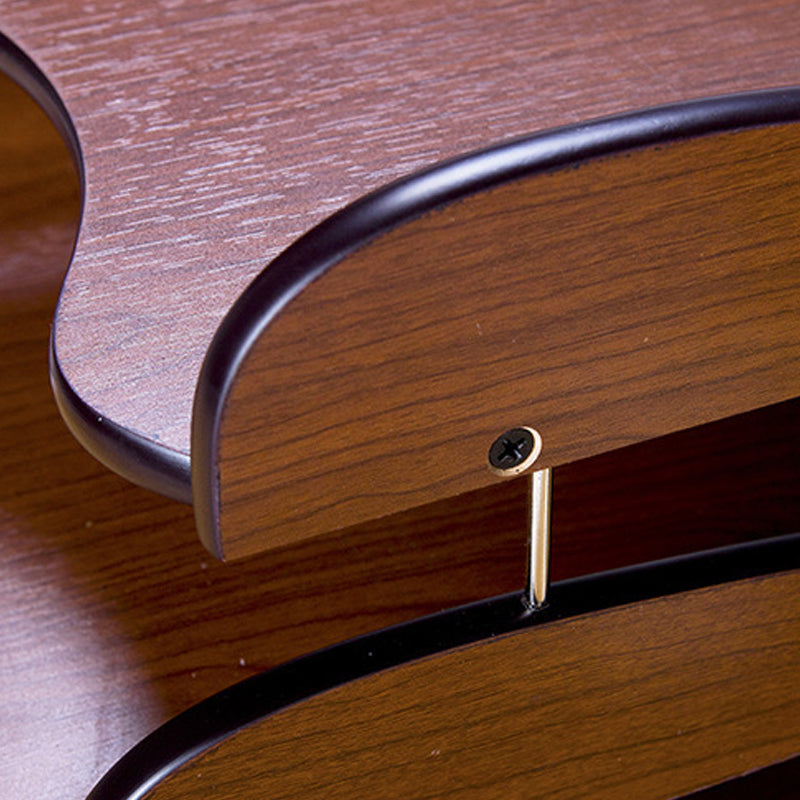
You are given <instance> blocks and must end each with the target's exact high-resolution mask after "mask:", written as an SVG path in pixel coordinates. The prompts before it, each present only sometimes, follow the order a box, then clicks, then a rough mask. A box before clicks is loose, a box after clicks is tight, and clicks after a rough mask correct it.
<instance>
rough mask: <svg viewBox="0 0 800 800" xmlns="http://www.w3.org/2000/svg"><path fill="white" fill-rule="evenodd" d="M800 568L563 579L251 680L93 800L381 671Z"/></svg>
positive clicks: (758, 547) (137, 756) (708, 568)
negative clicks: (543, 592)
mask: <svg viewBox="0 0 800 800" xmlns="http://www.w3.org/2000/svg"><path fill="white" fill-rule="evenodd" d="M797 568H800V533H796V534H792V535H790V536H784V537H776V538H772V539H765V540H762V541H760V542H756V543H748V544H742V545H737V546H734V547H728V548H723V549H720V550H710V551H705V552H702V553H696V554H693V555H690V556H681V557H677V558H671V559H666V560H663V561H656V562H652V563H650V564H644V565H640V566H636V567H629V568H625V569H619V570H613V571H609V572H604V573H598V574H596V575H591V576H588V577H583V578H576V579H572V580H567V581H562V582H560V583H556V584H554V585H553V586H552V588H551V590H550V596H549V605H547V606H546V607H545V608H544V609H542V610H541V611H535V612H533V611H530V610H528V609H527V608H526V607H525V605H524V603H523V598H522V595H521V594H510V595H504V596H501V597H496V598H492V599H490V600H485V601H482V602H480V603H475V604H472V605H468V606H462V607H460V608H456V609H453V610H451V611H445V612H442V613H440V614H435V615H433V616H430V617H425V618H423V619H419V620H416V621H413V622H409V623H405V624H402V625H397V626H394V627H391V628H387V629H385V630H382V631H380V632H378V633H373V634H369V635H366V636H362V637H359V638H357V639H352V640H350V641H348V642H344V643H343V644H339V645H335V646H333V647H330V648H327V649H325V650H320V651H318V652H316V653H312V654H310V655H307V656H303V657H301V658H298V659H296V660H294V661H290V662H288V663H286V664H283V665H281V666H279V667H276V668H274V669H272V670H269V671H267V672H263V673H261V674H260V675H256V676H254V677H252V678H249V679H247V680H244V681H242V682H241V683H238V684H235V685H234V686H231V687H230V688H228V689H225V690H224V691H222V692H220V693H218V694H216V695H214V696H212V697H210V698H209V699H207V700H205V701H203V702H201V703H199V704H198V705H196V706H194V707H192V708H190V709H189V710H188V711H186V712H184V713H183V714H180V715H179V716H177V717H175V718H174V719H172V720H171V721H169V722H167V723H166V724H164V725H162V726H161V727H160V728H158V729H157V730H156V731H155V732H154V733H152V734H150V735H149V736H148V737H147V738H145V739H143V740H142V741H141V742H140V743H139V744H138V745H137V746H136V747H134V748H133V749H132V750H131V751H130V752H129V753H128V754H127V755H125V756H124V757H123V758H122V759H121V760H120V761H118V762H117V763H116V764H115V765H114V766H113V767H112V768H111V770H109V772H108V773H107V774H106V775H105V777H104V778H103V779H102V780H101V781H100V782H99V783H98V784H97V785H96V786H95V788H94V789H93V790H92V792H91V794H90V795H89V798H88V800H140V798H142V797H144V795H145V794H147V792H149V791H150V790H152V788H153V787H154V786H155V785H156V784H157V783H158V782H159V781H161V780H162V779H163V778H165V777H166V776H167V775H169V774H170V773H172V772H174V771H175V770H177V769H179V768H180V767H181V766H183V765H185V764H186V763H187V762H189V761H190V760H191V759H193V758H194V757H196V756H197V755H199V754H200V753H202V752H203V751H205V750H207V749H208V748H209V747H212V746H214V745H215V744H218V743H219V742H221V741H223V740H224V739H226V738H227V737H229V736H231V735H232V734H234V733H235V732H236V731H238V730H240V729H242V728H244V727H246V726H248V725H251V724H253V723H254V722H257V721H258V720H260V719H263V718H264V717H267V716H269V715H270V714H273V713H275V712H277V711H279V710H281V709H283V708H286V707H287V706H289V705H292V704H294V703H297V702H300V701H302V700H307V699H309V698H310V697H313V696H314V695H317V694H319V693H321V692H325V691H327V690H329V689H332V688H334V687H337V686H341V685H343V684H345V683H348V682H350V681H353V680H357V679H358V678H362V677H364V676H367V675H371V674H374V673H376V672H379V671H381V670H385V669H389V668H391V667H396V666H400V665H402V664H407V663H409V662H411V661H416V660H418V659H420V658H424V657H426V656H431V655H434V654H437V653H442V652H444V651H446V650H451V649H453V648H456V647H462V646H465V645H469V644H473V643H475V642H478V641H482V640H486V639H490V638H492V637H494V636H498V635H501V634H506V633H512V632H515V631H521V630H524V629H526V628H533V627H536V626H537V625H541V624H544V623H549V622H555V621H558V620H566V619H570V618H573V617H577V616H579V615H583V614H587V613H590V612H596V611H602V610H605V609H610V608H614V607H617V606H622V605H626V604H629V603H635V602H641V601H645V600H650V599H653V598H657V597H665V596H669V595H674V594H679V593H682V592H688V591H692V590H694V589H701V588H704V587H707V586H709V585H710V584H721V583H727V582H731V581H735V580H741V579H745V578H753V577H757V576H760V575H766V574H770V573H775V572H780V571H787V570H791V569H797Z"/></svg>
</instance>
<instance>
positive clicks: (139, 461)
mask: <svg viewBox="0 0 800 800" xmlns="http://www.w3.org/2000/svg"><path fill="white" fill-rule="evenodd" d="M0 70H2V71H3V72H4V73H5V74H7V75H8V76H9V77H10V78H11V79H12V80H13V81H15V82H16V83H17V84H19V85H20V86H21V87H22V88H23V89H25V91H27V92H28V94H30V95H31V97H33V99H34V100H35V101H36V102H37V103H38V104H39V105H40V106H41V107H42V109H43V110H44V112H45V113H46V114H47V116H48V117H49V118H50V121H51V122H52V123H53V125H54V126H55V128H56V130H57V131H58V132H59V134H60V135H61V137H62V138H63V139H64V141H65V142H66V144H67V147H68V149H69V152H70V155H71V157H72V160H73V162H74V164H75V168H76V170H77V172H78V176H79V178H80V181H81V197H83V196H84V194H85V193H84V191H83V188H84V187H83V183H84V165H83V156H82V153H81V148H80V142H79V140H78V134H77V131H76V130H75V126H74V125H73V123H72V119H71V117H70V114H69V111H68V110H67V108H66V106H65V105H64V103H63V102H62V100H61V98H60V97H59V95H58V92H57V91H56V89H55V87H54V86H53V85H52V84H51V83H50V81H49V80H48V79H47V77H46V76H45V75H44V73H43V72H42V71H41V70H40V69H39V67H38V66H37V65H36V63H35V62H34V61H32V60H31V59H30V58H29V57H28V56H27V55H26V54H25V52H24V51H23V50H21V49H20V48H19V47H18V46H17V45H16V44H14V42H12V41H11V40H10V39H8V38H7V37H6V36H4V35H2V34H0ZM50 383H51V386H52V389H53V394H54V396H55V400H56V405H57V406H58V409H59V412H60V413H61V416H62V418H63V419H64V422H65V423H66V425H67V427H68V428H69V430H70V432H71V433H72V434H73V436H75V438H76V439H77V440H78V441H79V442H80V443H81V445H82V446H83V447H84V448H85V449H86V450H87V451H88V452H89V453H91V454H92V455H93V456H94V457H95V458H96V459H98V461H100V462H101V463H102V464H104V465H105V466H107V467H109V468H110V469H111V470H113V471H114V472H116V473H117V474H119V475H121V476H122V477H123V478H125V479H127V480H129V481H131V482H132V483H136V484H138V485H140V486H143V487H145V488H147V489H150V490H152V491H155V492H158V493H159V494H164V495H166V496H167V497H171V498H173V499H176V500H180V501H181V502H184V503H189V504H191V502H192V499H191V477H190V468H189V456H188V455H187V454H185V453H178V452H176V451H174V450H171V449H169V448H166V447H163V446H161V445H159V444H157V443H156V442H153V441H151V440H149V439H147V438H146V437H144V436H141V435H139V434H136V433H134V432H133V431H130V430H127V429H126V428H123V427H122V426H120V425H118V424H116V423H115V422H113V421H112V420H109V419H106V418H103V417H102V416H101V415H99V414H98V413H97V412H96V411H95V410H94V409H93V408H91V407H90V406H88V405H87V404H86V403H85V402H84V401H83V400H82V399H81V397H80V396H79V395H78V394H77V392H75V390H74V389H73V388H72V386H71V385H70V384H69V382H68V381H67V379H66V377H65V375H64V373H63V371H62V370H61V367H60V365H59V363H58V359H57V358H56V355H55V350H54V344H53V340H52V335H51V342H50Z"/></svg>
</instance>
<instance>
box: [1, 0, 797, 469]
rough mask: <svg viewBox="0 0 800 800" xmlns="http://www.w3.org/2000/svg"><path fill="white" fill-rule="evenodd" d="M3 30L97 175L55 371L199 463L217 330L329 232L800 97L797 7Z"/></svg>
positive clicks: (431, 11)
mask: <svg viewBox="0 0 800 800" xmlns="http://www.w3.org/2000/svg"><path fill="white" fill-rule="evenodd" d="M2 30H3V32H4V33H5V34H7V35H9V36H10V37H11V38H12V39H13V40H14V41H15V42H17V43H18V44H19V45H20V46H21V47H22V48H23V49H24V50H25V51H26V52H28V53H29V54H30V55H31V56H32V57H33V58H34V60H35V61H36V62H37V63H38V64H39V65H40V66H41V67H42V69H43V70H44V72H45V73H46V74H47V76H48V77H49V78H50V79H51V80H52V82H53V83H54V85H55V87H56V89H57V91H58V92H59V93H60V95H61V96H62V97H63V99H64V101H65V103H66V106H67V108H68V110H69V112H70V114H71V116H72V119H73V121H74V124H75V127H76V130H77V135H78V138H79V140H80V143H81V145H82V150H83V156H84V159H85V173H86V197H85V201H86V205H85V210H84V217H83V225H82V229H81V236H80V241H79V243H78V247H77V251H76V253H75V257H74V261H73V266H72V270H71V272H70V274H69V276H68V279H67V282H66V286H65V291H64V295H63V297H62V300H61V305H60V310H59V314H58V319H57V323H56V343H57V352H58V358H59V361H60V364H61V366H62V367H63V369H64V371H65V374H66V377H67V378H68V380H69V381H70V382H71V383H72V385H73V387H74V388H75V389H76V390H77V392H78V394H79V395H80V396H81V397H82V398H83V399H84V400H85V401H86V402H87V403H89V404H90V405H91V406H93V407H94V408H95V409H96V410H97V412H98V416H101V417H102V418H103V419H111V420H113V421H116V422H118V423H119V424H121V425H123V426H124V427H125V428H128V429H130V430H132V431H136V432H138V433H140V434H142V435H143V436H145V437H146V438H148V439H149V440H151V441H153V442H155V443H157V444H159V445H163V447H165V448H171V449H173V450H176V451H179V452H180V453H183V454H184V455H187V456H188V453H189V439H190V420H191V403H192V396H193V392H194V388H195V385H196V380H197V375H198V372H199V369H200V365H201V363H202V360H203V358H204V356H205V353H206V351H207V348H208V344H209V341H210V340H211V337H212V335H213V333H214V331H215V329H216V327H217V325H218V324H219V322H220V320H221V319H222V317H223V315H224V313H225V312H226V311H227V310H228V308H229V307H230V305H231V303H232V301H233V300H234V299H235V298H236V297H237V296H238V294H239V293H240V292H241V290H242V289H243V288H244V287H245V286H246V285H247V283H248V282H249V281H250V279H251V278H252V277H253V275H254V274H256V273H257V272H258V271H259V270H260V269H261V268H262V267H263V266H264V265H265V264H267V263H268V262H269V261H270V260H271V259H272V258H273V257H274V256H275V255H277V254H278V253H279V252H281V251H282V250H283V249H284V248H285V247H287V246H288V245H289V244H291V243H292V242H293V241H294V240H295V239H296V237H297V236H298V235H299V234H301V233H303V232H305V231H307V230H308V229H309V228H310V227H311V226H312V225H314V224H316V223H317V222H319V221H320V220H322V219H323V218H324V217H326V216H327V215H328V214H329V213H331V212H332V211H334V210H336V209H338V208H341V207H342V206H343V205H345V204H346V203H348V202H350V201H352V200H355V199H357V198H359V197H361V196H362V195H363V194H364V193H365V192H367V191H369V190H372V189H374V188H376V187H378V186H380V185H382V184H384V183H386V182H387V181H389V180H392V179H394V178H397V177H399V176H402V175H406V174H408V173H409V172H411V171H413V170H415V169H418V168H420V167H423V166H429V165H431V164H433V163H435V162H436V161H438V160H440V159H442V158H447V157H450V156H453V155H456V154H459V153H462V152H466V151H469V150H472V149H474V148H479V147H484V146H487V145H490V144H493V143H495V142H498V141H503V140H506V139H509V138H510V137H514V136H518V135H523V134H527V133H530V132H533V131H538V130H545V129H548V128H550V127H553V126H555V125H561V124H567V123H575V122H580V121H583V120H585V119H589V118H593V117H597V116H600V115H603V114H610V113H617V112H622V111H627V110H630V109H635V108H642V107H647V106H651V105H657V104H661V103H667V102H673V101H681V100H686V99H689V98H696V97H703V96H711V95H716V94H721V93H725V92H731V91H743V90H749V89H761V88H769V87H772V86H785V85H792V84H796V83H800V55H799V54H800V48H798V35H797V4H796V3H795V2H794V0H769V2H765V1H764V0H730V1H729V2H725V3H723V2H702V3H699V2H696V0H671V1H670V2H663V0H642V2H637V3H633V4H631V3H624V2H619V3H608V2H605V1H604V0H591V2H583V1H581V2H577V0H575V1H574V2H558V3H530V2H525V0H515V2H509V3H501V4H498V3H496V2H490V0H481V1H480V2H479V0H469V1H468V2H467V1H465V0H447V1H446V2H439V3H431V2H429V0H382V1H381V2H378V3H372V4H369V5H368V6H367V5H365V4H363V3H361V2H358V0H342V1H341V2H336V3H323V4H320V3H312V2H294V3H290V4H287V3H283V2H269V3H267V2H264V3H257V4H247V3H242V2H240V1H239V0H209V2H203V3H183V2H148V3H142V2H140V0H98V1H97V2H94V3H92V4H87V3H84V2H80V1H79V0H15V1H14V2H13V3H6V4H5V7H4V9H3V15H2Z"/></svg>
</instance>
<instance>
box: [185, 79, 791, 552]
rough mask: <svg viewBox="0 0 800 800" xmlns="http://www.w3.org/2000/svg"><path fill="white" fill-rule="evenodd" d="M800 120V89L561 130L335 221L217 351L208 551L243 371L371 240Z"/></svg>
mask: <svg viewBox="0 0 800 800" xmlns="http://www.w3.org/2000/svg"><path fill="white" fill-rule="evenodd" d="M798 119H800V88H786V89H776V90H769V91H763V92H749V93H744V94H735V95H728V96H724V97H717V98H712V99H705V100H696V101H692V102H688V103H680V104H673V105H666V106H660V107H658V108H653V109H649V110H646V111H639V112H636V113H632V114H625V115H621V116H614V117H607V118H603V119H599V120H594V121H592V122H587V123H585V124H581V125H571V126H568V127H564V128H558V129H555V130H552V131H548V132H545V133H541V134H536V135H533V136H528V137H526V138H522V139H517V140H514V141H511V142H508V143H506V144H502V145H499V146H496V147H492V148H489V149H487V150H482V151H479V152H476V153H471V154H469V155H466V156H462V157H460V158H456V159H454V160H451V161H447V162H445V163H442V164H439V165H437V166H435V167H433V168H431V169H428V170H425V171H422V172H419V173H416V174H414V175H412V176H410V177H408V178H405V179H402V180H400V181H397V182H395V183H393V184H391V185H389V186H387V187H385V188H383V189H381V190H379V191H377V192H374V193H373V194H370V195H368V196H366V197H364V198H362V199H361V200H359V201H357V202H355V203H353V204H352V205H350V206H348V207H347V208H345V209H343V210H342V211H340V212H338V213H336V214H334V215H333V216H331V217H329V218H328V219H327V220H325V221H324V222H322V223H321V224H320V225H318V226H317V227H315V228H314V229H312V230H311V231H310V232H309V233H307V234H306V235H304V236H303V237H301V238H300V239H299V240H298V241H296V242H295V243H294V244H293V245H292V246H291V247H289V248H288V249H287V250H285V251H284V252H283V253H282V254H281V255H279V256H278V257H277V258H276V259H275V260H274V261H273V262H272V263H271V264H270V265H269V266H268V267H267V268H266V269H265V270H263V271H262V272H261V273H260V274H259V275H258V276H257V277H256V278H255V280H254V281H253V282H252V283H251V284H250V286H248V288H247V289H246V290H245V291H244V293H243V294H242V295H241V296H240V297H239V299H238V300H237V301H236V302H235V303H234V305H233V306H232V308H231V310H230V311H229V312H228V314H227V315H226V316H225V318H224V320H223V321H222V323H221V325H220V327H219V328H218V330H217V333H216V335H215V336H214V339H213V341H212V343H211V346H210V348H209V350H208V353H207V355H206V358H205V362H204V364H203V367H202V370H201V373H200V377H199V381H198V386H197V391H196V394H195V400H194V413H193V420H192V487H193V492H192V493H193V496H194V504H195V517H196V521H197V527H198V532H199V534H200V538H201V539H202V540H203V543H204V544H205V545H206V547H207V548H208V549H209V550H211V551H212V552H214V553H216V554H217V555H219V556H223V555H224V553H223V552H222V544H221V540H220V536H219V530H218V519H219V480H218V473H217V458H218V452H217V446H218V441H219V432H220V424H221V418H222V414H223V409H224V406H225V403H226V400H227V397H228V394H229V392H230V389H231V386H232V384H233V381H234V378H235V376H236V374H237V372H238V369H239V366H240V365H241V363H242V361H243V359H244V358H245V356H246V354H247V352H248V351H249V350H250V348H251V347H252V345H253V343H254V342H255V341H256V340H257V338H258V337H259V336H260V335H261V334H262V333H263V331H264V329H265V328H266V327H267V326H268V325H269V324H270V323H271V322H272V320H274V319H275V317H276V316H277V315H278V314H279V313H280V311H281V310H282V309H283V308H284V307H285V306H286V305H287V304H288V303H289V302H290V301H291V300H292V299H294V298H295V297H296V296H297V295H298V294H299V293H300V292H302V291H303V289H304V288H305V287H307V286H308V285H309V284H310V283H311V282H312V281H314V280H315V279H317V278H318V277H320V276H321V275H324V274H325V272H327V270H329V269H330V268H331V267H332V266H334V265H335V264H336V263H338V262H339V261H340V260H341V259H343V258H344V257H345V256H346V255H348V254H349V253H351V252H352V251H354V250H355V249H357V248H359V247H361V246H363V245H364V244H365V243H366V242H368V241H369V240H371V239H373V238H375V237H376V236H378V235H380V234H381V233H384V232H386V231H388V230H390V229H392V228H395V227H397V226H399V225H401V224H403V223H405V222H408V221H410V220H412V219H414V218H416V217H418V216H420V215H421V214H423V213H425V212H427V211H430V210H432V209H434V208H437V207H441V206H443V205H445V204H447V203H451V202H453V201H455V200H458V199H460V198H463V197H465V196H467V195H470V194H474V193H476V192H479V191H481V190H484V189H487V188H490V187H494V186H498V185H499V184H502V183H506V182H508V181H512V180H515V179H517V178H520V177H523V176H526V175H531V174H534V173H537V172H543V171H548V170H554V169H558V168H563V167H566V166H568V165H573V164H576V163H578V162H582V161H585V160H587V159H590V158H595V157H598V156H605V155H610V154H613V153H619V152H621V151H625V150H630V149H633V148H639V147H643V146H653V145H658V144H661V143H665V142H668V141H676V140H679V139H687V138H691V137H695V136H701V135H706V134H712V133H722V132H727V131H734V130H737V129H741V128H745V127H754V126H763V125H770V124H777V123H782V122H791V121H797V120H798Z"/></svg>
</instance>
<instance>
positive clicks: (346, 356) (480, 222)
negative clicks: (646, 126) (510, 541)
mask: <svg viewBox="0 0 800 800" xmlns="http://www.w3.org/2000/svg"><path fill="white" fill-rule="evenodd" d="M797 130H798V129H797V127H796V126H795V125H793V124H792V125H785V126H775V127H770V128H763V129H756V130H747V131H740V132H737V133H732V134H719V135H714V136H706V137H701V138H696V139H692V140H687V141H682V142H677V143H673V144H670V145H668V146H663V147H658V148H648V149H641V150H636V151H631V152H628V153H626V154H624V155H618V156H613V157H607V158H602V159H596V160H593V161H589V162H586V163H584V164H583V165H582V166H581V167H580V168H579V169H562V170H560V171H555V172H550V173H544V174H539V175H534V176H532V177H528V178H525V179H522V180H519V181H516V182H513V183H510V184H506V185H503V186H501V187H499V188H494V189H491V190H489V191H485V192H482V193H480V194H477V195H473V196H471V197H469V198H467V199H462V200H459V201H457V202H455V203H452V204H451V205H448V206H446V207H444V208H441V209H438V210H436V211H433V212H430V213H428V214H426V215H424V216H423V217H421V218H419V219H417V220H414V221H413V222H410V223H407V224H406V225H402V226H400V227H398V228H397V229H395V230H392V231H390V232H389V233H386V234H383V235H381V236H379V237H378V238H376V239H374V240H373V241H371V242H370V243H369V244H366V245H364V246H363V247H361V249H359V250H358V251H356V252H355V253H353V254H352V255H350V256H348V257H346V258H345V259H344V260H343V261H342V262H341V263H339V264H337V265H336V266H335V267H333V268H332V269H331V270H330V271H329V272H327V273H326V274H325V275H324V276H323V277H322V278H319V279H317V280H316V281H315V282H314V283H313V284H312V285H311V286H309V287H308V288H307V289H305V290H304V291H303V292H302V293H301V294H300V295H299V297H298V298H297V299H295V300H294V301H293V302H292V303H290V304H289V305H288V306H287V307H286V309H284V310H283V311H282V312H281V313H280V315H279V316H278V318H277V319H276V320H275V321H274V322H273V323H272V324H271V325H270V326H269V327H268V328H267V329H266V331H265V332H264V333H263V334H262V335H261V337H260V338H259V339H258V341H257V342H256V343H255V344H254V345H253V347H252V348H251V350H250V351H249V353H248V355H247V357H246V359H245V360H244V362H243V364H242V366H241V368H240V371H239V372H238V374H237V376H236V378H235V379H234V383H233V386H232V389H231V390H230V392H229V393H228V395H227V399H226V405H225V408H224V412H223V417H222V423H221V426H220V434H219V435H220V444H219V457H218V459H219V460H218V475H219V478H218V480H219V509H220V510H219V531H218V533H217V537H218V538H217V542H218V546H219V550H220V552H221V553H222V554H223V555H224V556H225V557H231V558H234V557H239V556H243V555H247V554H249V553H254V552H258V551H259V550H262V549H265V548H269V547H276V546H281V545H284V544H286V543H289V542H292V541H296V540H299V539H302V538H307V537H312V536H315V535H319V534H322V533H325V532H327V531H332V530H336V529H339V528H342V527H346V526H349V525H353V524H357V523H359V522H363V521H366V520H369V519H372V518H376V517H380V516H383V515H386V514H389V513H392V512H396V511H400V510H403V509H406V508H411V507H414V506H416V505H420V504H423V503H429V502H433V501H435V500H439V499H442V498H445V497H447V496H451V495H456V494H459V493H462V492H465V491H470V490H474V489H478V488H481V487H485V486H489V485H492V484H496V483H497V481H498V480H499V479H498V478H497V476H496V475H494V474H493V473H492V472H490V470H489V469H488V468H487V452H488V450H489V447H490V445H491V444H492V442H493V441H494V439H495V438H496V437H497V436H499V435H500V434H501V433H503V432H504V431H506V430H507V429H509V428H513V427H516V426H520V425H527V426H532V427H534V428H536V429H538V430H539V432H540V433H541V435H542V438H543V440H544V449H543V452H542V456H541V458H540V459H539V461H538V462H537V467H543V466H557V465H560V464H564V463H567V462H569V461H574V460H577V459H580V458H584V457H587V456H591V455H594V454H597V453H601V452H604V451H607V450H611V449H614V448H617V447H621V446H624V445H628V444H631V443H633V442H637V441H641V440H644V439H648V438H653V437H657V436H662V435H664V434H667V433H670V432H673V431H676V430H681V429H684V428H688V427H691V426H696V425H700V424H703V423H706V422H709V421H711V420H714V419H719V418H722V417H726V416H730V415H733V414H738V413H741V412H744V411H748V410H750V409H752V408H756V407H759V406H761V405H767V404H769V403H773V402H777V401H780V400H785V399H788V398H792V397H795V396H796V395H797V394H798V393H800V370H798V361H799V359H800V336H798V331H800V311H798V309H800V260H798V255H797V254H798V252H800V234H798V230H797V224H796V223H797V216H798V209H800V146H799V145H798V136H797ZM500 480H502V479H500ZM211 522H212V521H210V520H206V519H204V515H203V516H201V518H200V524H201V526H204V527H206V526H210V523H211Z"/></svg>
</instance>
